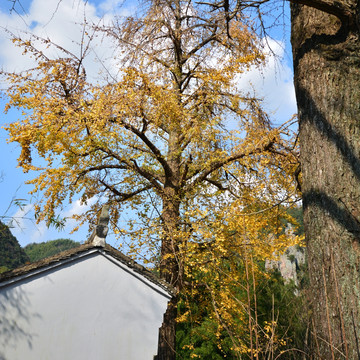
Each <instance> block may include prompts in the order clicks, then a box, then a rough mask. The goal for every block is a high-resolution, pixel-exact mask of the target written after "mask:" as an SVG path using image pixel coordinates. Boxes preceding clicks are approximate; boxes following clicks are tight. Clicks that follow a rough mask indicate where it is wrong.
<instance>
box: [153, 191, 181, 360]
mask: <svg viewBox="0 0 360 360" xmlns="http://www.w3.org/2000/svg"><path fill="white" fill-rule="evenodd" d="M164 194H165V195H164V198H163V211H162V221H163V228H164V236H163V239H162V243H161V262H160V277H161V278H162V279H164V280H166V281H167V282H168V283H169V284H170V285H171V286H172V287H173V288H174V289H175V291H176V292H179V291H180V290H181V288H182V265H181V259H180V257H179V242H180V241H181V239H178V234H177V233H178V227H179V219H180V210H179V209H180V201H179V196H178V194H177V192H176V190H175V188H174V187H173V186H168V187H165V189H164ZM177 302H178V298H177V296H174V297H173V298H172V299H171V301H170V302H169V304H168V308H167V310H166V313H165V315H164V320H163V324H162V326H161V328H160V330H159V344H158V355H157V357H156V360H175V359H176V316H177Z"/></svg>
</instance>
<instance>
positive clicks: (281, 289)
mask: <svg viewBox="0 0 360 360" xmlns="http://www.w3.org/2000/svg"><path fill="white" fill-rule="evenodd" d="M205 292H206V290H205V289H204V293H203V294H201V296H202V297H204V296H206V294H205ZM246 292H247V290H246V288H245V287H244V286H239V288H238V289H237V295H238V299H239V303H242V306H243V307H247V304H246V302H243V301H242V299H246V297H247V293H246ZM296 294H297V292H296V287H295V285H294V283H293V282H290V283H289V284H285V283H284V280H283V279H282V277H281V274H280V272H278V271H273V272H271V273H269V276H268V278H265V277H264V278H262V279H258V281H257V283H256V297H254V293H253V285H252V284H251V286H250V298H251V302H252V304H251V308H252V310H251V319H252V327H253V335H252V337H253V338H252V341H253V346H254V347H255V346H256V335H255V329H256V330H257V334H258V342H259V343H258V345H257V349H258V350H259V351H260V353H261V357H260V358H267V356H271V355H273V356H274V357H276V356H280V354H281V353H284V354H286V356H284V357H283V358H284V359H289V360H298V359H299V360H300V359H303V356H304V352H307V351H308V349H307V342H308V339H307V336H308V333H307V328H308V319H307V313H306V312H304V310H303V309H304V308H305V307H304V302H305V294H304V293H303V292H300V294H299V295H296ZM254 299H256V306H255V303H254ZM184 300H185V299H184ZM208 301H211V300H208ZM199 303H200V304H201V301H200V300H199ZM182 304H183V302H180V304H179V307H180V311H179V312H180V313H181V311H182V310H184V309H182V308H184V306H183V305H182ZM255 309H256V312H255ZM190 311H191V313H192V319H193V320H195V321H188V322H187V321H185V322H179V323H178V325H177V329H176V339H177V359H190V358H191V355H192V356H193V357H194V358H201V359H207V360H220V359H224V358H228V359H235V358H237V357H236V354H235V352H234V344H233V343H232V339H231V337H232V336H233V335H234V334H231V331H229V330H230V329H226V328H224V329H223V330H222V331H219V328H218V325H217V324H218V322H217V321H216V319H214V318H213V317H212V316H211V315H210V314H209V313H207V312H206V309H205V310H204V307H202V306H201V305H200V306H199V304H198V303H197V302H196V301H194V302H193V303H192V305H191V309H190ZM238 321H239V322H243V325H244V328H245V327H246V326H248V325H247V324H248V322H249V318H248V316H246V317H244V318H242V319H238ZM243 337H244V339H246V342H250V339H249V335H248V333H246V332H244V334H243ZM250 358H251V356H250V352H249V354H248V357H247V356H245V357H244V359H250ZM269 358H271V357H269Z"/></svg>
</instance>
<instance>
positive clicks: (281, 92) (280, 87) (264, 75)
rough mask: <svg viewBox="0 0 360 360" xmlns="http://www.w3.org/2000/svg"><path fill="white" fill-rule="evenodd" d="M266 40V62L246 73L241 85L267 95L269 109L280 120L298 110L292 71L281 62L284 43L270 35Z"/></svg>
mask: <svg viewBox="0 0 360 360" xmlns="http://www.w3.org/2000/svg"><path fill="white" fill-rule="evenodd" d="M264 43H265V45H264V52H265V53H266V54H267V61H266V65H265V66H263V67H262V68H257V67H253V68H252V69H251V70H250V71H249V72H247V73H245V74H243V75H242V76H241V77H240V79H239V82H238V88H239V89H241V90H242V91H245V92H246V91H249V92H254V89H255V94H256V95H257V96H259V97H261V98H263V99H264V105H265V107H266V109H267V111H269V112H272V113H273V116H272V118H273V119H274V122H275V123H277V124H279V123H282V122H284V121H286V120H289V119H290V118H291V116H292V115H293V114H294V113H296V99H295V89H294V85H293V72H292V69H291V68H290V67H289V66H288V65H287V64H286V63H285V62H281V60H282V59H283V57H284V46H283V43H282V42H278V41H275V40H273V39H270V38H267V39H264Z"/></svg>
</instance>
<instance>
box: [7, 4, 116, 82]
mask: <svg viewBox="0 0 360 360" xmlns="http://www.w3.org/2000/svg"><path fill="white" fill-rule="evenodd" d="M114 6H115V3H114ZM98 10H99V8H96V7H95V6H94V5H92V4H90V3H89V2H88V1H83V0H78V1H73V0H62V1H61V2H59V1H58V0H47V1H45V2H44V1H43V0H33V1H32V3H31V5H30V7H29V10H28V12H27V14H25V15H24V16H23V17H20V16H19V15H17V14H16V13H3V12H0V23H1V24H2V25H3V31H2V32H1V33H0V63H1V65H2V67H3V68H4V69H5V70H7V71H14V70H15V71H20V70H24V69H28V68H31V67H32V66H33V65H34V62H33V60H31V59H30V58H29V56H27V55H26V56H25V55H22V49H19V48H15V46H14V44H13V43H12V42H11V39H10V37H11V36H10V34H9V32H11V33H13V34H15V35H16V36H21V37H22V38H27V37H28V36H29V35H28V34H30V33H32V34H34V35H36V36H39V37H42V38H50V39H51V41H53V42H54V43H55V44H57V45H59V46H61V47H63V48H64V49H66V50H68V51H70V52H72V53H73V54H74V55H76V56H78V57H80V55H81V54H80V52H81V46H80V44H81V40H82V31H83V24H84V20H85V19H86V22H87V24H93V23H94V24H99V23H101V22H102V23H103V22H104V21H107V22H110V21H111V20H112V16H113V15H110V14H106V15H104V16H103V17H102V18H101V17H99V16H98V15H97V13H98ZM27 33H28V34H27ZM89 33H91V31H89ZM85 42H86V41H85ZM106 42H107V43H106ZM38 47H40V48H42V49H44V46H42V47H41V46H40V45H39V46H38ZM110 48H111V46H110V42H109V40H107V39H105V40H104V39H102V38H100V37H98V38H95V39H94V41H93V42H92V43H91V49H92V51H91V54H89V57H88V58H87V59H86V60H85V64H86V68H87V72H88V74H91V75H92V76H96V74H98V72H99V70H100V68H101V65H100V63H99V61H96V60H95V58H98V60H99V59H100V60H101V61H102V62H104V61H105V62H106V59H107V57H109V56H110V54H111V52H110V51H111V49H110ZM106 49H108V50H107V51H106ZM45 51H47V52H48V53H49V52H50V51H52V54H54V51H55V55H59V56H64V54H62V53H61V52H60V51H59V50H53V49H48V50H45Z"/></svg>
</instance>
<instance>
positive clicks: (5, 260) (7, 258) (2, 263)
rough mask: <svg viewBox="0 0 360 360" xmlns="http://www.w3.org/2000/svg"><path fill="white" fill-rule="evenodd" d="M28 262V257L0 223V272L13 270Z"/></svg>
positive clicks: (6, 227)
mask: <svg viewBox="0 0 360 360" xmlns="http://www.w3.org/2000/svg"><path fill="white" fill-rule="evenodd" d="M28 261H29V257H28V256H27V254H26V253H25V252H24V250H23V249H22V248H21V246H20V245H19V243H18V241H17V239H16V238H15V236H14V235H12V234H11V231H10V229H9V228H8V226H6V225H5V224H3V223H2V222H1V221H0V272H3V271H7V270H12V269H15V268H16V267H18V266H21V265H24V264H25V263H26V262H28Z"/></svg>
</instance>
